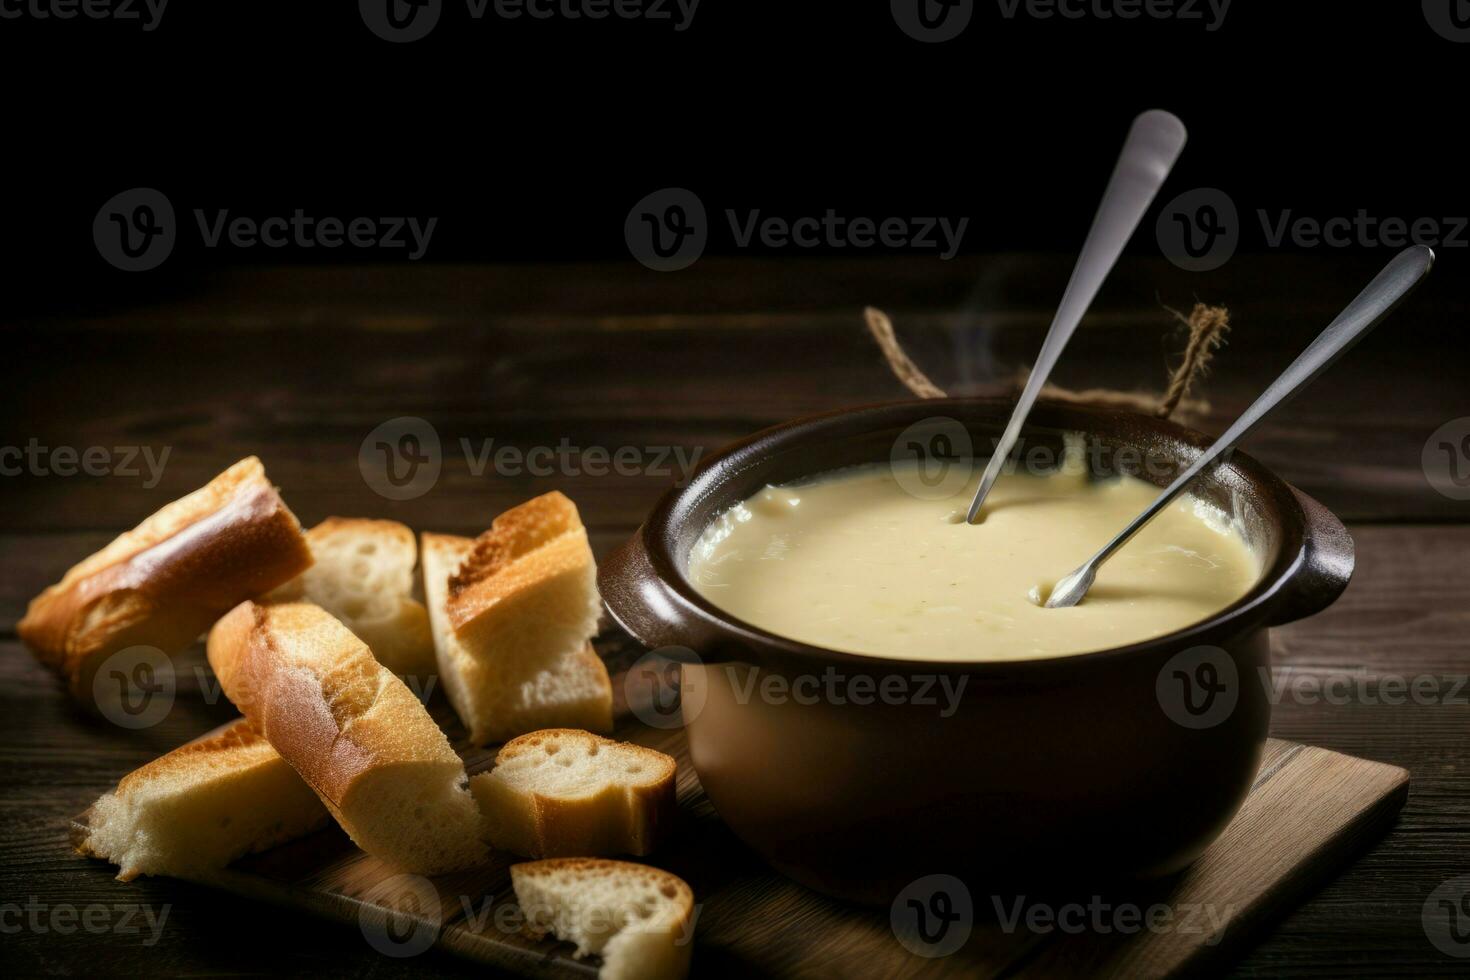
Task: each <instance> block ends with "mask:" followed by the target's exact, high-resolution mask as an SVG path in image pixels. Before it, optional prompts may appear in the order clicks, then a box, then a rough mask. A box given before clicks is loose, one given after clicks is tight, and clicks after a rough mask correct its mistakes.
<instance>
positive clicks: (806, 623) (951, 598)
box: [688, 463, 1260, 661]
mask: <svg viewBox="0 0 1470 980" xmlns="http://www.w3.org/2000/svg"><path fill="white" fill-rule="evenodd" d="M916 465H917V464H914V463H896V464H893V465H888V464H874V465H872V466H863V467H854V468H850V469H846V470H841V471H837V472H835V473H831V474H826V475H823V476H820V477H817V478H815V479H813V480H811V481H809V482H805V483H803V484H800V485H787V486H781V487H767V488H765V489H764V490H761V491H760V492H758V493H756V494H755V495H754V496H752V497H750V498H749V499H747V500H745V501H743V502H742V503H739V504H737V505H735V506H734V507H732V508H730V509H729V510H727V511H726V512H725V513H724V514H722V515H721V516H720V517H718V518H717V519H716V520H715V521H714V522H713V523H712V524H711V525H710V526H709V527H708V528H706V529H705V531H704V533H703V534H702V536H701V537H700V538H699V540H698V541H697V542H696V544H695V546H694V548H693V549H692V551H691V553H690V557H689V566H688V578H689V581H690V583H691V584H692V585H693V586H694V588H695V590H696V591H698V592H699V593H700V594H701V595H703V596H704V597H705V598H706V599H708V600H709V601H710V602H711V603H713V604H714V605H716V606H718V607H720V608H721V609H723V610H725V611H726V612H728V613H730V614H732V615H734V616H735V617H737V618H739V619H742V620H744V621H745V622H747V623H750V624H752V625H754V626H758V627H760V628H762V629H764V630H767V631H768V632H771V633H776V634H779V635H781V636H786V637H790V638H791V639H795V640H801V641H803V642H806V643H810V644H813V645H815V646H820V647H825V648H827V649H831V650H841V651H845V652H848V653H860V654H870V655H875V656H882V657H892V658H898V659H906V660H946V661H967V660H968V661H976V660H1027V659H1036V658H1042V657H1053V656H1062V655H1067V654H1077V653H1086V652H1089V651H1094V650H1103V649H1107V648H1109V647H1116V646H1121V645H1124V644H1128V643H1134V642H1137V641H1140V640H1146V639H1149V638H1152V637H1156V636H1162V635H1164V634H1166V633H1172V632H1174V631H1175V630H1179V629H1182V628H1184V627H1187V626H1190V625H1192V624H1194V623H1197V622H1200V621H1202V620H1204V619H1207V618H1208V617H1210V616H1211V615H1213V614H1214V613H1217V612H1219V611H1220V610H1222V609H1224V608H1225V607H1227V606H1229V605H1231V604H1232V603H1234V602H1235V601H1236V600H1237V599H1239V598H1241V597H1242V596H1244V595H1245V594H1246V593H1247V592H1248V591H1250V589H1251V587H1252V586H1253V585H1254V584H1255V583H1256V580H1257V578H1258V577H1259V574H1260V568H1259V562H1258V561H1257V558H1256V556H1255V555H1254V554H1253V553H1252V552H1251V550H1250V548H1249V546H1248V545H1247V544H1246V542H1245V540H1244V538H1243V537H1242V536H1241V534H1240V533H1239V531H1238V529H1237V528H1235V527H1233V526H1232V525H1231V523H1230V521H1229V520H1228V519H1227V517H1226V516H1225V515H1224V514H1223V513H1222V512H1221V511H1220V510H1219V509H1218V508H1215V507H1213V506H1211V505H1209V504H1207V503H1205V502H1204V501H1201V500H1198V499H1197V498H1195V497H1193V496H1190V495H1189V494H1183V495H1181V496H1180V498H1179V499H1178V500H1176V501H1174V502H1173V503H1172V504H1171V505H1170V506H1169V507H1168V508H1167V509H1165V510H1164V511H1163V512H1162V513H1160V514H1159V515H1158V516H1157V517H1156V518H1154V520H1153V521H1152V522H1151V523H1150V524H1149V525H1148V526H1146V527H1145V528H1144V529H1143V530H1142V531H1140V532H1139V533H1138V534H1137V535H1136V536H1135V537H1134V538H1133V540H1132V541H1130V542H1128V544H1127V545H1125V546H1124V547H1123V548H1122V549H1121V550H1119V551H1118V552H1117V554H1115V555H1114V556H1113V557H1112V558H1111V559H1110V560H1109V561H1108V562H1106V563H1105V564H1104V565H1103V566H1102V569H1101V570H1100V571H1099V573H1098V577H1097V582H1096V584H1095V585H1094V586H1093V588H1092V590H1091V591H1090V592H1089V593H1088V595H1087V598H1086V599H1084V600H1083V602H1082V603H1081V604H1080V605H1078V606H1075V607H1073V608H1070V609H1046V608H1044V607H1043V606H1042V605H1041V602H1042V601H1044V600H1045V597H1046V595H1047V594H1048V592H1049V591H1050V588H1051V586H1052V585H1053V584H1055V582H1056V581H1057V580H1058V579H1060V578H1061V577H1062V576H1064V575H1066V574H1067V573H1068V572H1070V571H1072V570H1073V569H1074V568H1076V567H1077V566H1078V565H1080V564H1082V562H1084V561H1085V560H1087V559H1088V558H1089V557H1090V556H1091V555H1092V554H1094V553H1095V552H1096V551H1097V550H1098V548H1100V547H1102V545H1103V544H1104V543H1106V542H1107V541H1108V540H1109V539H1110V538H1111V537H1112V536H1113V535H1114V534H1115V533H1117V532H1118V531H1119V530H1120V529H1122V528H1123V526H1124V525H1125V524H1127V523H1128V521H1130V520H1131V519H1132V518H1133V517H1135V516H1136V515H1137V514H1138V513H1139V511H1141V510H1142V509H1143V508H1144V507H1145V506H1146V505H1147V504H1148V503H1149V502H1150V501H1151V500H1153V498H1154V497H1155V496H1157V495H1158V493H1159V488H1158V487H1155V486H1154V485H1152V484H1150V483H1146V482H1144V481H1143V480H1140V479H1137V478H1136V477H1131V476H1122V477H1114V478H1112V479H1104V480H1093V479H1089V478H1088V476H1087V474H1086V473H1085V472H1080V471H1077V472H1068V471H1066V469H1065V468H1064V469H1063V470H1059V471H1057V472H1055V473H1047V474H1026V473H1016V474H1007V475H1005V476H1002V477H1001V479H1000V480H999V481H998V482H997V483H996V485H995V487H994V488H993V489H992V491H991V493H990V496H989V497H988V498H987V500H986V504H985V510H984V513H983V522H982V523H980V524H978V525H970V524H966V523H965V522H964V514H965V510H966V508H967V507H968V505H969V502H970V498H971V496H972V494H973V492H974V489H975V487H976V485H977V484H978V483H979V478H980V471H981V467H980V466H979V465H977V466H976V467H975V472H974V474H973V475H972V477H971V479H970V482H969V484H968V486H967V487H966V488H965V489H964V490H963V491H961V492H958V493H955V494H953V495H950V496H946V497H944V498H943V499H925V498H924V497H923V496H919V495H916V494H915V493H911V492H910V490H911V489H912V488H914V487H916V486H919V484H917V483H916V482H915V481H914V479H913V477H914V476H915V471H913V470H911V469H906V467H913V466H916ZM1079 469H1080V468H1079Z"/></svg>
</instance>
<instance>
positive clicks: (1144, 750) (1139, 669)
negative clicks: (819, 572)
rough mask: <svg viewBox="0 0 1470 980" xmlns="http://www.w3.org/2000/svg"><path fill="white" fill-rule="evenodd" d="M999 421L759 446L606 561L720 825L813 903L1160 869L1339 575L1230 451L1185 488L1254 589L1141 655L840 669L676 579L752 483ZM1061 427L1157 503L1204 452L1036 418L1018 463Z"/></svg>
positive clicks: (913, 422) (1245, 460) (617, 607)
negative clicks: (1239, 549)
mask: <svg viewBox="0 0 1470 980" xmlns="http://www.w3.org/2000/svg"><path fill="white" fill-rule="evenodd" d="M1010 409H1011V404H1010V403H1009V402H1004V401H994V400H985V399H946V400H943V401H913V402H900V403H894V404H885V405H877V406H869V407H863V408H856V409H851V410H846V411H840V412H834V413H831V414H827V415H820V416H815V417H812V418H805V419H799V420H796V421H793V422H788V423H786V424H783V425H779V426H776V427H774V428H771V429H766V430H764V431H762V432H758V433H756V434H755V435H753V436H751V437H749V438H747V439H745V440H742V441H741V442H738V443H736V444H734V445H732V446H730V447H728V448H726V449H724V450H723V451H721V452H719V453H718V454H716V455H714V456H712V457H709V458H708V459H706V460H705V461H704V463H703V464H702V465H701V467H700V469H699V470H698V472H697V473H696V474H695V475H694V477H693V478H692V479H691V481H690V482H689V484H688V485H687V486H685V487H683V488H675V489H673V490H670V491H669V492H668V493H666V494H665V495H664V496H663V498H662V499H661V500H660V501H659V502H658V504H657V506H655V507H654V509H653V512H652V513H651V514H650V515H649V517H648V520H647V521H646V522H645V523H644V525H643V526H642V527H641V528H640V529H639V530H638V532H637V533H636V534H635V535H634V536H633V538H632V539H631V540H630V541H629V542H628V543H627V544H626V545H624V546H623V547H622V548H621V549H620V550H619V551H618V552H616V553H615V554H614V555H612V556H611V557H610V558H609V559H608V560H606V561H605V562H604V563H603V565H602V568H601V571H600V573H599V584H600V586H601V589H602V594H603V597H604V599H605V601H606V603H607V607H608V609H609V611H610V612H611V613H612V615H613V617H614V618H615V619H616V620H617V621H618V622H619V623H620V624H621V625H622V626H623V628H625V629H626V630H627V631H628V632H629V633H630V634H632V636H634V637H635V638H636V639H638V640H639V641H640V642H642V643H643V644H644V645H646V646H648V647H650V648H673V649H671V650H668V654H669V656H671V657H673V658H675V659H677V660H679V661H681V662H682V664H681V667H680V687H681V691H682V701H683V706H682V710H683V724H684V727H685V728H686V731H687V735H688V739H689V753H690V757H691V759H692V760H693V763H694V767H695V769H696V770H697V771H698V773H699V777H700V781H701V782H702V784H703V786H704V789H705V791H706V792H707V793H708V795H709V798H710V800H711V801H712V802H713V803H714V805H715V807H716V809H717V810H718V811H719V813H720V816H721V817H722V818H723V819H724V821H725V822H726V823H727V824H728V825H729V826H730V828H731V829H732V830H733V831H734V832H735V833H736V834H737V835H738V836H739V837H740V838H741V839H742V840H744V841H745V842H746V843H748V844H749V845H750V846H751V847H752V848H754V849H755V850H756V851H758V852H759V853H761V854H762V855H763V856H764V857H765V858H767V859H768V860H769V861H770V862H771V863H772V864H773V865H775V866H776V867H777V868H779V869H781V870H782V871H784V872H786V873H787V874H789V875H791V876H792V877H794V878H796V879H797V880H799V881H801V882H803V883H805V884H807V885H809V886H811V887H812V888H815V889H817V890H819V891H822V892H826V893H828V894H832V895H837V896H842V897H846V898H851V899H855V900H859V901H867V902H878V903H886V902H888V901H891V900H892V898H893V896H894V895H895V894H896V893H897V892H898V891H899V890H900V889H902V888H903V887H904V886H905V885H907V884H908V883H909V882H911V881H913V880H915V879H917V878H919V877H921V876H924V875H929V874H937V873H945V874H954V875H958V876H960V877H961V878H962V879H964V880H966V881H968V882H970V883H971V884H972V885H975V884H977V883H980V884H984V883H996V882H1001V881H1012V880H1017V879H1024V880H1030V881H1036V880H1040V879H1042V878H1045V879H1047V880H1063V881H1082V880H1097V879H1098V878H1099V876H1107V877H1114V876H1123V877H1154V876H1159V875H1164V874H1168V873H1171V872H1174V871H1177V870H1179V869H1180V868H1182V867H1184V866H1185V865H1187V864H1188V863H1189V862H1191V861H1193V860H1194V859H1195V858H1196V857H1198V856H1199V854H1200V853H1201V851H1203V849H1204V848H1205V847H1206V846H1207V845H1208V844H1209V843H1210V842H1211V841H1212V840H1213V839H1214V838H1215V837H1216V835H1218V834H1219V833H1220V831H1221V830H1222V829H1223V828H1224V827H1225V825H1226V824H1227V823H1228V821H1229V820H1230V819H1231V817H1232V815H1233V814H1234V813H1235V811H1236V809H1237V807H1239V805H1240V803H1241V801H1242V800H1243V799H1244V798H1245V795H1246V793H1247V791H1248V790H1249V788H1250V785H1251V782H1252V780H1253V779H1254V778H1255V776H1256V771H1257V767H1258V765H1259V761H1260V756H1261V749H1262V746H1263V744H1264V742H1265V739H1266V731H1267V724H1268V721H1269V718H1270V699H1269V690H1270V687H1269V670H1270V644H1269V642H1268V634H1267V629H1268V628H1269V627H1271V626H1277V625H1280V624H1283V623H1289V622H1291V621H1293V620H1297V619H1301V618H1302V617H1304V616H1309V615H1311V614H1313V613H1315V612H1318V611H1319V610H1321V609H1323V608H1325V607H1326V606H1327V605H1329V604H1330V603H1331V602H1332V601H1333V600H1334V599H1336V598H1337V596H1338V595H1339V594H1341V592H1342V590H1343V589H1344V588H1345V587H1346V586H1347V583H1348V579H1349V577H1350V576H1351V574H1352V569H1353V544H1352V539H1351V538H1350V537H1349V536H1348V534H1347V532H1346V530H1345V529H1344V528H1343V525H1342V523H1341V522H1340V521H1339V520H1338V519H1337V518H1336V517H1334V516H1333V515H1332V514H1331V513H1330V512H1328V511H1327V510H1326V509H1324V508H1323V507H1322V506H1321V505H1320V504H1318V503H1317V502H1316V501H1314V500H1312V499H1311V498H1310V497H1307V496H1306V495H1304V494H1302V493H1301V492H1299V491H1297V490H1295V489H1294V488H1292V487H1291V486H1289V485H1287V484H1286V483H1284V482H1283V481H1282V480H1280V479H1279V478H1277V477H1276V476H1274V475H1273V474H1272V473H1271V472H1270V471H1268V470H1267V469H1265V468H1264V467H1263V466H1261V465H1260V464H1259V463H1257V462H1256V461H1254V460H1252V459H1250V458H1249V457H1247V456H1245V455H1244V454H1241V453H1236V454H1234V455H1233V456H1232V457H1231V458H1229V459H1228V460H1227V461H1226V462H1224V463H1222V464H1221V465H1219V466H1217V467H1216V468H1215V470H1214V471H1213V472H1212V473H1209V474H1206V475H1205V476H1203V477H1201V478H1200V479H1199V480H1198V481H1197V482H1196V484H1195V485H1194V488H1193V489H1194V492H1195V494H1196V495H1197V496H1199V497H1202V498H1204V499H1206V500H1208V501H1210V502H1211V503H1213V504H1215V505H1217V506H1219V507H1220V508H1221V509H1223V510H1224V511H1225V512H1226V513H1228V514H1230V515H1231V516H1232V517H1234V518H1235V519H1236V520H1237V521H1238V523H1239V526H1240V527H1241V528H1242V530H1243V532H1244V534H1245V536H1246V539H1247V541H1248V542H1249V544H1250V545H1251V547H1252V550H1253V551H1254V552H1255V553H1256V555H1257V556H1258V557H1259V559H1260V562H1261V569H1262V572H1261V577H1260V580H1259V581H1258V582H1257V583H1256V585H1255V587H1254V588H1253V589H1251V591H1250V592H1249V593H1247V594H1246V595H1245V596H1244V597H1243V598H1242V599H1240V600H1239V601H1238V602H1236V603H1234V604H1233V605H1231V606H1229V607H1228V608H1226V609H1225V610H1223V611H1222V612H1220V613H1218V614H1216V615H1214V616H1212V617H1210V618H1209V619H1206V620H1205V621H1203V622H1201V623H1198V624H1196V625H1194V626H1191V627H1189V628H1188V629H1184V630H1180V631H1178V632H1175V633H1171V634H1169V635H1166V636H1162V637H1159V638H1157V639H1154V640H1149V641H1146V642H1142V643H1135V644H1131V645H1128V646H1123V647H1116V648H1113V649H1107V650H1101V651H1097V652H1093V653H1085V654H1079V655H1073V656H1065V657H1052V658H1047V659H1041V660H1025V661H1010V662H1004V661H1001V662H985V661H976V662H962V663H954V662H947V661H923V660H919V661H914V660H891V659H884V658H881V657H870V656H860V655H856V654H851V653H842V652H838V651H833V650H826V649H822V648H820V647H815V646H811V645H808V644H805V643H801V642H798V641H795V640H790V639H787V638H785V637H781V636H777V635H775V634H772V633H769V632H767V631H765V630H763V629H761V628H760V627H758V626H755V625H752V624H750V623H746V622H742V621H741V620H739V619H736V618H735V617H733V616H731V615H729V614H727V613H725V612H724V611H722V610H721V609H719V608H718V607H717V606H715V605H713V604H712V603H710V602H709V601H708V600H707V599H705V598H704V597H702V596H701V595H699V594H698V593H697V592H696V591H695V590H694V589H693V588H692V587H691V585H690V584H689V582H688V581H687V580H686V578H685V569H686V567H687V561H688V557H689V552H690V549H691V547H692V546H693V545H694V543H695V541H696V540H697V539H698V538H699V536H700V534H701V532H703V531H704V529H705V528H706V526H707V525H709V523H710V522H711V521H712V520H713V519H714V518H715V517H716V516H717V515H719V514H720V513H722V512H723V511H724V510H726V509H727V508H729V507H730V506H732V505H734V504H736V503H738V502H739V501H741V500H743V499H745V498H746V497H748V496H750V495H751V494H753V493H755V492H756V491H757V490H759V489H760V488H762V487H764V486H765V485H767V484H779V483H787V482H791V481H793V480H797V479H801V478H805V477H810V476H813V475H815V474H818V473H821V472H824V471H827V470H832V469H836V468H839V467H843V466H851V465H855V464H861V463H873V462H882V461H886V460H890V459H892V458H894V455H895V452H896V451H897V450H898V449H899V448H901V447H898V446H896V443H897V442H899V441H900V436H901V435H902V436H904V437H905V438H904V440H903V441H904V442H909V441H911V437H912V436H913V434H914V433H915V432H916V431H917V432H919V433H920V435H921V437H922V435H923V433H924V432H925V431H928V430H927V429H926V426H931V427H933V428H932V431H933V432H936V433H938V432H954V431H955V430H956V429H959V430H960V431H961V433H962V434H968V437H969V439H970V440H971V441H972V443H973V445H974V446H977V447H982V448H984V447H988V446H990V445H993V440H994V439H995V438H996V437H998V436H999V434H1000V432H1001V430H1002V429H1003V427H1004V426H1005V423H1006V420H1007V417H1008V415H1009V413H1010ZM937 416H938V417H943V419H940V420H936V419H935V417H937ZM926 420H929V421H926ZM916 426H917V429H916V428H915V427H916ZM1064 433H1081V434H1082V435H1083V437H1084V438H1085V440H1086V441H1087V443H1088V444H1089V445H1090V446H1092V447H1095V450H1094V453H1093V457H1094V459H1095V460H1096V459H1107V460H1116V461H1122V460H1125V459H1127V460H1146V461H1150V462H1151V463H1153V464H1157V463H1159V462H1160V461H1162V462H1163V463H1164V464H1166V465H1162V466H1161V465H1148V466H1141V467H1139V468H1137V469H1132V468H1126V469H1127V471H1128V472H1133V473H1134V475H1137V476H1140V477H1142V478H1144V479H1147V480H1150V481H1151V482H1154V483H1156V484H1158V485H1160V486H1162V485H1165V484H1167V483H1168V482H1169V479H1170V478H1171V476H1172V475H1173V474H1174V473H1175V472H1177V469H1178V468H1180V467H1182V466H1185V465H1187V464H1188V462H1189V461H1190V460H1191V459H1192V458H1193V457H1194V456H1195V454H1197V453H1198V452H1199V450H1200V449H1201V448H1202V447H1204V446H1206V445H1208V442H1209V440H1208V437H1206V436H1204V435H1202V434H1200V433H1198V432H1195V431H1192V430H1190V429H1187V428H1184V427H1183V426H1180V425H1177V424H1174V423H1172V422H1167V421H1163V420H1159V419H1155V418H1150V417H1147V416H1142V415H1137V414H1132V413H1125V412H1115V411H1104V410H1098V409H1089V408H1081V407H1075V406H1068V405H1060V404H1046V403H1042V404H1040V405H1038V406H1037V407H1036V409H1035V410H1034V411H1033V412H1032V413H1031V418H1030V421H1029V423H1028V425H1027V427H1026V429H1025V430H1024V431H1023V435H1022V440H1023V441H1022V443H1021V445H1022V447H1023V456H1024V454H1025V453H1026V452H1028V451H1030V450H1034V449H1036V448H1037V447H1048V448H1049V449H1050V450H1052V452H1051V455H1052V456H1055V455H1056V452H1057V451H1059V450H1060V447H1061V445H1062V442H1063V439H1064ZM919 442H920V444H922V442H923V439H922V438H921V439H920V440H919ZM1096 449H1100V450H1101V452H1097V451H1096ZM1041 455H1042V456H1047V455H1048V454H1047V453H1042V454H1041ZM963 462H964V463H965V464H966V465H968V464H969V460H964V461H963ZM1117 469H1125V467H1124V466H1123V465H1122V463H1121V462H1119V463H1118V464H1117V465H1116V467H1115V468H1114V469H1113V470H1112V472H1116V471H1117ZM1104 471H1108V467H1107V465H1104V466H1103V467H1102V471H1100V475H1103V472H1104ZM1099 543H1100V542H1099ZM1068 570H1069V569H1058V573H1059V574H1061V573H1063V572H1065V571H1068Z"/></svg>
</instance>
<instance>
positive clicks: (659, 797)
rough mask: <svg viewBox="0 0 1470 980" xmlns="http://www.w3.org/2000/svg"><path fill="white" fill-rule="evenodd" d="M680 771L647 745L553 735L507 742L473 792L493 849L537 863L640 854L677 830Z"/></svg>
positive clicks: (562, 732)
mask: <svg viewBox="0 0 1470 980" xmlns="http://www.w3.org/2000/svg"><path fill="white" fill-rule="evenodd" d="M676 769H677V764H676V763H675V762H674V760H673V759H672V758H671V757H670V756H667V755H665V754H664V753H662V752H658V751H656V750H654V749H650V748H646V747H644V746H642V745H633V744H631V743H628V742H615V741H613V740H612V739H609V738H602V737H601V736H598V735H594V734H592V733H591V732H585V731H580V730H577V729H569V728H552V729H545V730H543V731H539V732H531V733H530V734H528V735H522V736H520V737H519V738H515V739H512V740H511V741H509V742H507V743H505V745H504V746H502V747H501V749H500V752H499V753H497V754H496V756H495V768H494V769H493V770H491V771H490V772H485V773H481V774H479V775H478V776H475V777H474V778H473V779H471V780H470V789H471V791H472V792H473V793H474V794H475V799H476V801H477V802H478V803H479V804H480V812H481V813H482V814H484V816H485V836H486V838H487V839H488V840H489V841H490V843H491V845H492V846H494V847H496V848H499V849H502V850H508V851H512V852H514V853H516V854H523V855H525V856H526V857H535V858H544V857H571V856H583V857H587V856H596V855H613V854H638V855H643V854H649V853H651V852H652V851H653V850H654V848H655V847H656V846H657V844H658V842H659V840H660V839H661V838H662V837H663V836H664V835H666V834H667V833H668V832H669V829H670V828H671V827H672V826H673V822H674V813H675V784H674V776H675V772H676Z"/></svg>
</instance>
